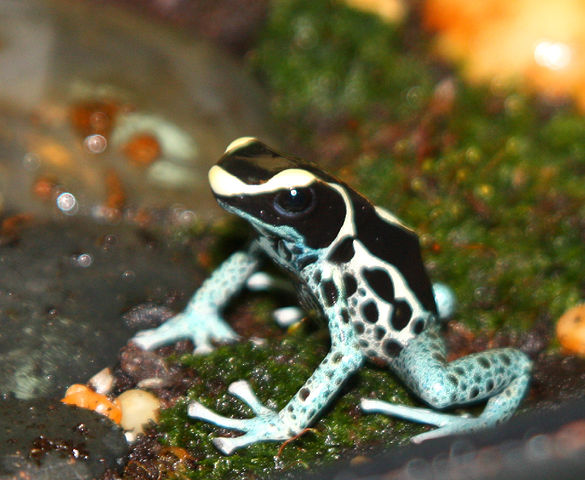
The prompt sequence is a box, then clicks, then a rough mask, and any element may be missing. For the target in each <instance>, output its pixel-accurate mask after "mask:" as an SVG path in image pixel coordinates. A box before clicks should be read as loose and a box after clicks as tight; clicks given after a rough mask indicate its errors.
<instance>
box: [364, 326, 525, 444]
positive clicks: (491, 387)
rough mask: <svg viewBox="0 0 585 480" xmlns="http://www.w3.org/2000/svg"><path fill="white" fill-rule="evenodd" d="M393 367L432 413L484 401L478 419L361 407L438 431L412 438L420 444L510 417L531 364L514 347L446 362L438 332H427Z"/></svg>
mask: <svg viewBox="0 0 585 480" xmlns="http://www.w3.org/2000/svg"><path fill="white" fill-rule="evenodd" d="M391 366H392V367H393V369H394V371H395V372H396V374H397V375H398V376H399V377H400V378H401V379H402V380H403V381H404V382H405V383H406V384H407V385H408V386H409V387H410V389H411V390H412V391H413V392H414V393H416V395H417V396H419V397H420V398H421V399H422V400H424V401H425V402H426V403H428V404H429V405H430V406H431V407H433V408H435V409H444V408H449V407H455V406H460V405H466V404H470V403H475V402H479V401H482V400H488V402H487V404H486V407H485V409H484V411H483V412H482V414H481V415H480V416H478V417H466V416H460V415H450V414H445V413H439V412H437V411H435V410H430V409H425V408H415V407H407V406H404V405H395V404H391V403H387V402H383V401H379V400H370V399H363V400H362V403H361V406H362V409H363V410H365V411H367V412H380V413H385V414H387V415H392V416H396V417H400V418H404V419H407V420H411V421H415V422H421V423H428V424H431V425H436V426H437V427H439V428H437V429H436V430H433V431H430V432H427V433H423V434H422V435H418V436H417V437H414V438H413V441H415V442H421V441H423V440H427V439H429V438H435V437H440V436H443V435H449V434H453V433H462V432H469V431H474V430H479V429H482V428H486V427H489V426H493V425H496V424H498V423H501V422H503V421H505V420H507V419H508V418H510V417H511V416H512V414H513V413H514V411H515V410H516V409H517V408H518V405H519V404H520V402H521V401H522V398H523V397H524V394H525V393H526V391H527V389H528V384H529V381H530V369H531V362H530V360H529V359H528V358H527V357H526V355H524V354H523V353H522V352H520V351H519V350H515V349H512V348H501V349H497V350H488V351H486V352H481V353H476V354H473V355H469V356H467V357H463V358H459V359H457V360H454V361H453V362H447V361H446V360H445V346H444V344H443V341H442V339H441V338H440V337H439V335H438V334H437V332H436V331H432V330H431V331H429V332H427V333H424V334H422V335H421V336H419V337H418V338H416V339H414V340H413V341H412V342H411V343H410V344H409V345H408V346H407V347H405V348H404V349H403V350H402V352H401V353H400V355H399V356H398V357H397V358H396V359H395V361H394V362H392V364H391Z"/></svg>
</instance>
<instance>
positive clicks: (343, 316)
mask: <svg viewBox="0 0 585 480" xmlns="http://www.w3.org/2000/svg"><path fill="white" fill-rule="evenodd" d="M341 321H342V322H343V323H349V313H348V311H347V310H346V309H345V308H344V309H343V310H341Z"/></svg>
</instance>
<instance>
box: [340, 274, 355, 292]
mask: <svg viewBox="0 0 585 480" xmlns="http://www.w3.org/2000/svg"><path fill="white" fill-rule="evenodd" d="M343 288H344V289H345V295H346V296H347V297H351V296H352V295H353V294H354V293H355V291H356V290H357V282H356V280H355V277H354V276H353V275H350V274H349V273H346V274H344V275H343Z"/></svg>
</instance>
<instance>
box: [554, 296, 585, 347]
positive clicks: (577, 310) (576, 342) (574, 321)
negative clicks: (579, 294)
mask: <svg viewBox="0 0 585 480" xmlns="http://www.w3.org/2000/svg"><path fill="white" fill-rule="evenodd" d="M557 338H558V339H559V342H560V344H561V346H562V347H563V350H564V351H565V352H567V353H574V354H577V355H581V356H585V304H580V305H577V306H575V307H572V308H570V309H569V310H567V311H566V312H565V313H563V314H562V315H561V318H559V320H558V322H557Z"/></svg>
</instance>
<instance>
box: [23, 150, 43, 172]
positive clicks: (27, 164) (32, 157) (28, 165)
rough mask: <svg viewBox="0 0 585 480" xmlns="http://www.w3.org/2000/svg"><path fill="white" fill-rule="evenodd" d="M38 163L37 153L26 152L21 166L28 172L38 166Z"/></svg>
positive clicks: (39, 161) (39, 163)
mask: <svg viewBox="0 0 585 480" xmlns="http://www.w3.org/2000/svg"><path fill="white" fill-rule="evenodd" d="M40 165H41V160H40V158H39V157H38V155H36V154H34V153H31V152H28V153H26V154H25V155H24V157H23V158H22V166H23V167H24V168H25V169H26V170H28V171H29V172H32V171H34V170H36V169H37V168H39V167H40Z"/></svg>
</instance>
